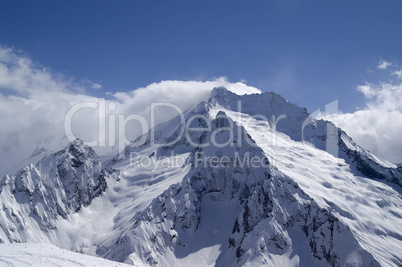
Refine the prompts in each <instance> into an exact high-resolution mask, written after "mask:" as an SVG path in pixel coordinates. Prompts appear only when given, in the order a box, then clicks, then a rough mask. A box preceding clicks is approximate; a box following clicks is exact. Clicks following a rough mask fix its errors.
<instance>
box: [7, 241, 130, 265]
mask: <svg viewBox="0 0 402 267" xmlns="http://www.w3.org/2000/svg"><path fill="white" fill-rule="evenodd" d="M0 266H4V267H6V266H10V267H12V266H15V267H25V266H38V267H58V266H63V267H64V266H65V267H100V266H102V267H126V266H127V267H128V266H130V265H127V264H123V263H119V262H114V261H109V260H105V259H101V258H98V257H93V256H88V255H84V254H80V253H74V252H71V251H69V250H66V249H61V248H58V247H56V246H53V245H49V244H40V243H37V244H30V243H13V244H0Z"/></svg>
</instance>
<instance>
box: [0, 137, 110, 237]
mask: <svg viewBox="0 0 402 267" xmlns="http://www.w3.org/2000/svg"><path fill="white" fill-rule="evenodd" d="M105 176H107V172H106V171H105V170H104V169H102V164H101V162H100V159H99V157H98V156H97V155H96V153H95V152H94V151H93V149H92V148H91V147H88V146H85V145H84V144H83V142H82V141H81V140H78V139H77V140H75V141H74V142H73V143H72V144H71V145H69V146H68V147H66V148H65V149H63V150H61V151H59V152H57V153H55V154H53V155H51V156H48V157H45V158H43V159H42V160H40V161H39V162H38V163H36V164H35V165H33V164H31V165H29V166H26V167H25V168H24V169H22V170H20V171H19V172H17V173H16V174H15V175H6V176H5V177H4V178H3V179H2V180H1V183H0V203H1V206H2V209H1V210H0V241H2V242H5V241H9V242H29V241H38V240H43V237H42V236H43V235H44V234H46V233H49V232H51V231H52V230H53V229H55V228H56V225H55V221H56V220H57V219H59V218H64V219H65V218H67V216H68V215H69V214H71V213H76V212H77V211H79V210H80V209H81V208H82V207H83V206H88V205H90V204H91V202H92V200H93V199H94V198H95V197H97V196H99V195H100V194H101V193H102V192H103V191H105V189H106V186H107V184H106V179H105Z"/></svg>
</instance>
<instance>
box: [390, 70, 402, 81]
mask: <svg viewBox="0 0 402 267" xmlns="http://www.w3.org/2000/svg"><path fill="white" fill-rule="evenodd" d="M391 74H392V75H395V76H398V78H399V79H402V69H400V70H398V71H394V72H393V73H391Z"/></svg>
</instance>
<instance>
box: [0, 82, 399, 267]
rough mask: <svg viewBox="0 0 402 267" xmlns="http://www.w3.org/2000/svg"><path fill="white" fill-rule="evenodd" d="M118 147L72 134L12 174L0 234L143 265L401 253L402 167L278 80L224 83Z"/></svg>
mask: <svg viewBox="0 0 402 267" xmlns="http://www.w3.org/2000/svg"><path fill="white" fill-rule="evenodd" d="M184 124H186V125H185V126H186V127H184ZM122 156H123V155H119V156H116V157H115V158H113V159H111V160H108V161H106V162H104V163H103V166H104V167H102V163H101V162H100V160H99V158H98V157H97V156H96V155H95V153H94V152H93V150H92V149H91V148H89V147H86V146H84V145H83V144H82V142H81V141H78V140H77V141H75V142H74V143H73V144H72V145H70V146H69V147H67V148H66V149H64V150H62V151H60V152H58V153H55V154H53V155H51V156H50V157H47V158H44V159H42V160H41V161H39V162H38V163H37V164H36V165H30V166H28V167H26V168H25V169H23V170H21V171H19V172H18V173H17V174H16V175H11V176H10V175H7V176H5V177H4V178H3V180H2V181H1V186H0V203H1V205H2V210H0V216H1V217H0V219H1V221H0V222H1V229H2V232H1V239H2V241H3V242H6V243H8V242H27V241H29V242H48V243H53V244H55V245H57V246H59V247H63V248H67V249H71V250H74V251H80V252H83V253H87V254H91V255H97V256H100V257H104V258H107V259H109V260H115V261H120V262H126V263H130V264H134V265H139V266H148V265H156V266H173V265H175V266H188V265H190V264H191V265H195V266H212V265H213V266H243V265H244V266H260V265H267V266H401V265H402V257H401V254H400V251H401V249H402V212H401V207H402V198H401V191H402V190H401V186H402V168H401V167H400V166H399V167H398V166H396V165H394V164H391V163H389V162H386V161H382V160H380V159H378V158H377V157H376V156H375V155H373V154H372V153H370V152H369V151H366V150H364V149H363V148H361V147H359V146H358V145H356V144H355V143H354V142H353V140H352V139H351V138H350V137H348V136H347V134H346V133H345V132H343V131H342V130H340V129H338V128H337V127H335V125H334V124H332V123H331V122H327V121H323V120H315V119H313V118H311V117H310V115H309V113H308V112H307V111H306V110H305V109H302V108H299V107H297V106H296V105H294V104H291V103H289V102H287V101H286V100H284V99H283V98H282V97H281V96H279V95H276V94H274V93H262V94H254V95H243V96H239V95H236V94H234V93H232V92H230V91H228V90H226V89H224V88H215V89H214V90H213V91H212V93H211V97H210V98H209V99H207V100H205V101H203V102H201V103H199V104H198V105H197V106H196V107H195V108H193V109H190V110H188V111H186V112H185V113H184V123H183V117H180V116H178V117H176V118H173V119H172V120H170V121H167V122H165V123H162V124H160V125H158V126H156V127H155V128H154V129H151V130H150V131H149V133H147V134H145V135H144V136H142V137H139V138H138V139H137V140H136V141H134V142H132V144H130V145H129V146H127V147H126V149H125V151H124V156H125V157H122ZM59 166H60V167H59Z"/></svg>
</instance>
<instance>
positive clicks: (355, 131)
mask: <svg viewBox="0 0 402 267" xmlns="http://www.w3.org/2000/svg"><path fill="white" fill-rule="evenodd" d="M357 90H358V91H360V92H361V93H362V94H363V95H364V97H365V99H366V107H365V108H364V109H362V110H358V111H356V112H354V113H346V114H340V115H339V126H340V127H341V128H342V129H344V130H345V131H346V132H347V133H348V134H349V135H350V136H351V137H352V138H353V139H354V140H355V141H356V142H357V143H358V144H359V145H361V146H362V147H364V148H366V149H369V150H370V151H372V152H374V153H375V154H376V155H378V156H379V157H381V158H384V159H387V160H389V161H391V162H395V163H397V162H402V139H401V134H402V105H401V103H402V84H390V83H381V84H378V85H374V84H365V85H361V86H358V87H357Z"/></svg>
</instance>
